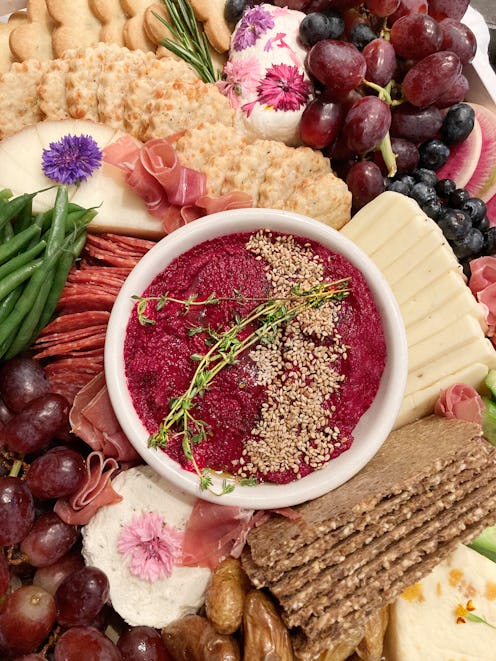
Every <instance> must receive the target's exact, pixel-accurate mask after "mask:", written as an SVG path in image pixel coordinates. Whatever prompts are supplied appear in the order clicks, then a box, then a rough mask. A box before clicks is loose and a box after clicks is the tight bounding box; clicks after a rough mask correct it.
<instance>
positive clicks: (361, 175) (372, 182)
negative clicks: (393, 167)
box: [346, 161, 385, 209]
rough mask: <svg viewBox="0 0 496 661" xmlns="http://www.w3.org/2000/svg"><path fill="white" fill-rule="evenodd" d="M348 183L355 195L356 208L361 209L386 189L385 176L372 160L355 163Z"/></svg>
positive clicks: (348, 177) (349, 174)
mask: <svg viewBox="0 0 496 661" xmlns="http://www.w3.org/2000/svg"><path fill="white" fill-rule="evenodd" d="M346 184H347V185H348V188H349V189H350V191H351V194H352V196H353V207H354V208H355V209H361V208H362V207H363V206H365V205H366V204H368V203H369V202H370V201H371V200H373V199H374V198H375V197H377V196H378V195H380V194H381V193H383V192H384V190H385V183H384V176H383V174H382V172H381V170H380V168H379V166H378V165H376V164H375V163H372V161H359V162H358V163H354V164H353V165H352V166H351V168H350V170H349V172H348V176H347V177H346Z"/></svg>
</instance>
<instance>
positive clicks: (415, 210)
mask: <svg viewBox="0 0 496 661" xmlns="http://www.w3.org/2000/svg"><path fill="white" fill-rule="evenodd" d="M341 231H342V232H343V234H345V235H346V236H348V237H349V238H350V239H352V240H353V241H354V242H355V243H356V244H357V245H358V246H359V247H360V248H361V249H362V250H363V251H364V252H366V253H367V254H368V255H369V256H370V258H371V259H372V261H374V262H375V264H376V265H377V266H378V267H379V268H380V269H381V271H382V272H383V274H384V276H385V277H386V280H387V281H388V283H389V285H390V286H391V289H392V291H393V293H394V295H395V297H396V300H397V301H398V304H399V306H400V310H401V313H402V315H403V320H404V322H405V328H406V334H407V342H408V359H409V375H408V379H407V385H406V389H405V399H404V401H403V405H402V407H401V410H400V414H399V416H398V419H397V421H396V425H395V426H396V427H400V426H402V425H403V424H407V423H408V422H412V421H413V420H415V419H417V418H419V417H422V416H424V415H428V414H429V413H432V410H433V407H434V404H435V402H436V400H437V398H438V397H439V394H440V393H441V391H442V390H443V389H445V388H447V387H448V386H450V385H452V384H453V383H456V382H463V383H467V384H468V385H471V386H473V387H475V388H478V387H480V386H481V384H482V382H483V380H484V377H485V376H486V374H487V372H488V369H489V368H492V367H496V351H495V349H494V347H493V345H492V344H491V343H490V342H489V340H487V339H486V338H485V331H486V324H485V314H484V310H483V309H482V306H480V305H479V303H477V301H476V300H475V298H474V297H473V295H472V293H471V292H470V290H469V289H468V287H467V285H466V279H465V277H464V275H463V271H462V268H461V266H460V265H459V263H458V260H457V259H456V257H455V255H454V254H453V251H452V249H451V247H450V246H449V244H448V243H447V241H446V239H445V238H444V236H443V234H442V232H441V230H440V229H439V227H438V226H437V225H436V223H435V222H434V221H433V220H431V219H430V218H428V217H427V216H426V215H425V214H424V213H423V212H422V211H421V209H420V207H419V206H418V204H417V203H416V202H415V201H414V200H412V199H410V198H408V197H405V196H403V195H400V194H398V193H393V192H386V193H383V194H382V195H380V196H379V197H377V198H376V199H375V200H373V202H371V203H370V204H368V205H367V206H366V207H364V208H363V209H362V210H361V211H359V212H358V213H357V214H356V215H355V216H354V217H353V218H352V219H351V221H350V222H349V223H348V224H347V225H345V227H343V229H342V230H341Z"/></svg>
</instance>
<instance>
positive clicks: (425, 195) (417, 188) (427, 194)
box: [410, 181, 437, 207]
mask: <svg viewBox="0 0 496 661" xmlns="http://www.w3.org/2000/svg"><path fill="white" fill-rule="evenodd" d="M410 195H411V197H413V199H414V200H415V201H416V202H418V204H419V205H420V206H421V207H422V206H424V205H425V204H428V203H429V202H432V201H433V200H437V193H436V190H435V189H434V188H433V187H432V186H428V185H427V184H424V182H423V181H419V182H417V183H415V184H413V186H412V190H411V193H410Z"/></svg>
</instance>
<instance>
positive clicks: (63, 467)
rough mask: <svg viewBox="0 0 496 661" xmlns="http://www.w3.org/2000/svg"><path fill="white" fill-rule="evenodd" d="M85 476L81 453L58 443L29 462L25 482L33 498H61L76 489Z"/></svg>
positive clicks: (84, 464)
mask: <svg viewBox="0 0 496 661" xmlns="http://www.w3.org/2000/svg"><path fill="white" fill-rule="evenodd" d="M85 477H86V462H85V460H84V458H83V455H82V454H80V453H79V452H76V450H72V449H71V448H67V447H64V446H62V445H58V446H56V447H54V448H52V449H50V450H48V451H47V452H45V453H44V454H42V455H41V456H40V457H38V458H37V459H35V460H34V461H33V462H32V463H31V465H30V467H29V470H28V473H27V477H26V482H27V484H28V486H29V488H30V489H31V493H32V494H33V496H34V497H35V498H41V499H46V498H61V497H62V496H69V495H71V494H72V493H74V492H75V491H77V489H79V487H80V486H81V485H82V483H83V482H84V480H85Z"/></svg>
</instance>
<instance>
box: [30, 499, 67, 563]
mask: <svg viewBox="0 0 496 661" xmlns="http://www.w3.org/2000/svg"><path fill="white" fill-rule="evenodd" d="M78 536H79V532H78V528H77V526H72V525H70V524H68V523H65V522H64V521H62V519H61V518H60V517H59V516H58V515H57V514H55V512H42V513H41V514H40V516H39V517H38V518H37V519H36V520H35V522H34V524H33V527H32V528H31V530H30V531H29V532H28V534H27V535H26V537H24V539H23V540H22V542H21V551H22V552H23V553H25V554H26V555H27V556H28V558H29V562H30V564H31V565H32V566H33V567H47V566H48V565H51V564H53V563H54V562H57V560H60V558H61V557H62V556H63V555H65V554H66V553H67V552H68V551H69V549H71V548H72V546H73V545H74V544H75V542H76V540H77V538H78Z"/></svg>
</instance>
